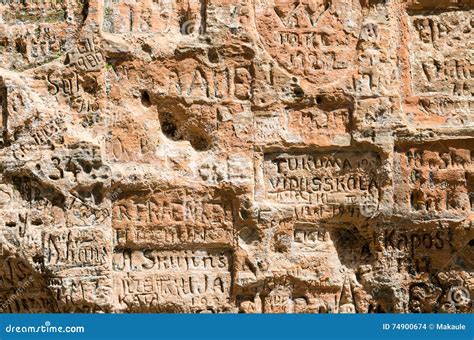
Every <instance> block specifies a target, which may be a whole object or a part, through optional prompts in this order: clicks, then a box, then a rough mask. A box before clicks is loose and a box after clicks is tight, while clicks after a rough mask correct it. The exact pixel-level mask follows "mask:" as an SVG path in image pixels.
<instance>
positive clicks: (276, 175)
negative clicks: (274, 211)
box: [263, 151, 381, 206]
mask: <svg viewBox="0 0 474 340" xmlns="http://www.w3.org/2000/svg"><path fill="white" fill-rule="evenodd" d="M379 166H380V158H379V157H378V156H377V155H376V154H375V153H371V152H360V153H350V152H349V153H348V152H339V151H336V152H333V153H329V152H327V153H317V152H314V153H306V154H285V153H282V154H266V155H265V156H264V163H263V176H264V190H265V198H266V199H268V200H271V201H275V202H278V203H301V202H305V203H313V204H316V205H323V206H329V205H331V204H341V203H342V204H344V203H347V204H351V203H355V202H356V201H357V200H360V199H362V197H371V198H373V199H374V200H375V201H377V200H378V197H379V194H380V190H381V183H380V180H379V178H378V177H377V168H378V167H379Z"/></svg>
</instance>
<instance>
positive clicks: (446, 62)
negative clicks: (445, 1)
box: [410, 10, 474, 97]
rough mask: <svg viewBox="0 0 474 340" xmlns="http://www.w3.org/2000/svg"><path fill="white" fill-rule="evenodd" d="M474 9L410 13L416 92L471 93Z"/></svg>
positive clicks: (473, 62) (473, 84)
mask: <svg viewBox="0 0 474 340" xmlns="http://www.w3.org/2000/svg"><path fill="white" fill-rule="evenodd" d="M473 13H474V11H472V10H471V11H464V12H462V11H447V12H443V13H441V14H439V15H412V16H410V29H411V32H410V33H411V44H412V54H411V62H412V70H413V72H412V74H413V89H414V91H415V94H425V93H426V94H446V95H451V96H455V97H458V96H459V97H470V96H472V95H473V93H474V80H473V78H472V73H473V68H474V61H473V59H472V51H470V50H469V47H468V45H466V44H465V42H466V41H469V39H470V37H471V36H472V31H473V30H474V26H473V22H472V15H473Z"/></svg>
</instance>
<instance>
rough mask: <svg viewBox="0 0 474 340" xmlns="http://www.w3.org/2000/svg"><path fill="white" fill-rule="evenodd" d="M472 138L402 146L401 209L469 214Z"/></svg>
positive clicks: (398, 197) (432, 213)
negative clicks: (468, 174)
mask: <svg viewBox="0 0 474 340" xmlns="http://www.w3.org/2000/svg"><path fill="white" fill-rule="evenodd" d="M472 145H473V144H472V140H466V141H464V142H460V141H453V142H433V143H431V144H426V145H420V146H411V147H410V146H409V147H403V148H400V149H399V151H398V162H399V167H400V171H401V172H400V173H401V177H400V179H399V180H400V182H399V183H398V189H397V190H396V191H395V198H396V200H397V202H399V203H400V204H399V209H400V211H406V212H412V213H415V214H418V215H420V214H423V215H424V216H425V217H428V216H431V217H434V216H448V215H460V216H462V215H466V214H467V213H469V211H470V202H469V192H468V183H467V182H466V181H467V176H466V174H467V173H469V172H471V171H472V167H473V163H472V149H473V146H472Z"/></svg>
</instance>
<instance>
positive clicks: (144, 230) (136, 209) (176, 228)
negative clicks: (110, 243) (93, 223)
mask: <svg viewBox="0 0 474 340" xmlns="http://www.w3.org/2000/svg"><path fill="white" fill-rule="evenodd" d="M112 218H113V227H114V230H115V231H114V233H115V242H116V244H117V245H125V244H134V245H141V246H144V245H147V244H153V245H155V246H160V247H181V246H184V245H199V244H208V245H209V244H216V245H231V244H232V243H233V227H232V225H233V224H232V223H233V213H232V207H231V206H230V204H229V203H228V202H222V201H219V200H217V199H212V197H206V195H204V196H202V197H200V196H196V195H190V194H186V193H185V192H184V191H183V192H182V191H179V190H177V191H168V192H163V193H158V194H154V195H151V196H150V197H149V199H148V200H147V201H144V200H143V198H142V197H140V196H137V197H132V198H131V199H128V200H127V199H123V200H118V201H117V202H115V204H114V207H113V217H112Z"/></svg>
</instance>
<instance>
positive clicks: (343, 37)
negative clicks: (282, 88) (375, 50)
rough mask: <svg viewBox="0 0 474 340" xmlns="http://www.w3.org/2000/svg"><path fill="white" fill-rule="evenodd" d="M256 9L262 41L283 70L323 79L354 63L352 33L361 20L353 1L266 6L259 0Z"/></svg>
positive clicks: (339, 72)
mask: <svg viewBox="0 0 474 340" xmlns="http://www.w3.org/2000/svg"><path fill="white" fill-rule="evenodd" d="M342 8H344V10H343V11H342V10H341V9H342ZM256 9H257V12H256V14H255V15H256V23H257V29H258V31H259V33H260V37H261V39H262V42H263V44H264V46H265V47H266V48H267V50H268V51H269V52H270V54H271V55H272V56H273V57H274V58H275V59H276V60H277V62H278V63H279V64H280V65H281V66H282V67H284V68H285V69H286V70H288V71H290V72H292V73H293V74H295V75H300V76H304V77H306V78H307V79H309V80H310V81H318V82H325V81H327V80H328V79H329V77H330V76H331V75H333V76H334V75H336V74H339V75H340V74H344V73H345V72H347V70H350V69H351V68H352V67H353V66H354V59H355V55H356V49H355V46H356V43H357V41H356V39H355V36H354V34H351V32H354V31H355V30H356V28H358V27H360V22H361V15H360V13H359V11H360V8H359V7H358V6H357V5H356V4H355V3H350V4H348V3H346V2H343V1H327V0H319V1H314V2H307V1H302V2H297V3H296V2H295V3H292V2H276V4H275V5H274V6H269V5H268V4H267V2H265V1H258V2H257V7H256Z"/></svg>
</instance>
